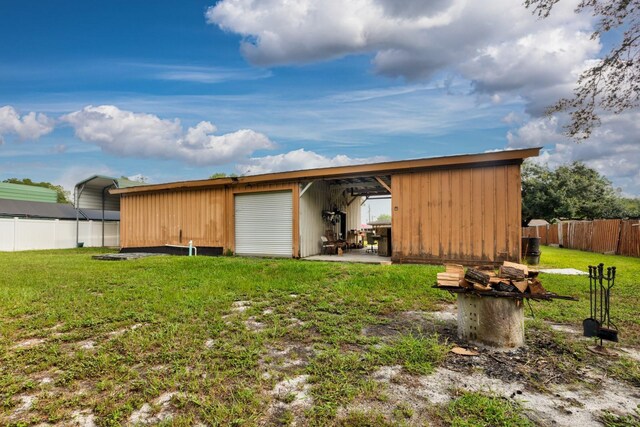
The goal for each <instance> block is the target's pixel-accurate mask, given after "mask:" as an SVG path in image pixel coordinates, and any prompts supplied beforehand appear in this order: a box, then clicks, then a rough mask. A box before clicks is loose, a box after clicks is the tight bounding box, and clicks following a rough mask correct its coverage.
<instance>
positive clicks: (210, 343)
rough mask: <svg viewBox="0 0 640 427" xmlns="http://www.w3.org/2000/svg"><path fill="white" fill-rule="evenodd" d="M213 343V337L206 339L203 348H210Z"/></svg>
mask: <svg viewBox="0 0 640 427" xmlns="http://www.w3.org/2000/svg"><path fill="white" fill-rule="evenodd" d="M215 343H216V342H215V341H214V340H213V339H211V338H209V339H208V340H206V341H205V342H204V347H205V348H212V347H213V345H214V344H215Z"/></svg>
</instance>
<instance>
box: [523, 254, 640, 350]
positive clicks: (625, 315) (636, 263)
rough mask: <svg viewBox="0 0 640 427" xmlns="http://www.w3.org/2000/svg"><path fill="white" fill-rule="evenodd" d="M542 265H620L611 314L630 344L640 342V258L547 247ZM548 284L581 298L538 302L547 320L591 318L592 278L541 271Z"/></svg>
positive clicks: (536, 306)
mask: <svg viewBox="0 0 640 427" xmlns="http://www.w3.org/2000/svg"><path fill="white" fill-rule="evenodd" d="M541 251H542V256H541V259H540V264H541V265H540V266H539V267H540V268H576V269H578V270H582V271H588V266H589V265H598V264H599V263H603V264H604V265H605V268H606V267H616V269H617V272H616V284H615V287H614V288H613V291H612V293H611V316H612V318H613V320H614V321H615V322H616V324H617V326H618V327H619V328H620V330H621V337H620V339H621V340H622V341H623V342H625V343H626V344H631V345H638V344H640V258H631V257H624V256H619V255H602V254H596V253H591V252H582V251H576V250H571V249H560V248H552V247H547V246H543V247H542V249H541ZM541 280H542V283H543V285H544V287H545V288H546V289H548V290H550V291H552V292H556V293H558V294H563V295H571V296H575V297H578V298H579V299H580V301H578V302H573V301H554V302H553V303H535V304H534V312H535V313H536V315H538V316H540V317H541V318H543V319H546V320H550V321H554V322H562V323H581V322H582V320H583V319H584V318H586V317H589V278H588V277H587V276H561V275H556V274H541Z"/></svg>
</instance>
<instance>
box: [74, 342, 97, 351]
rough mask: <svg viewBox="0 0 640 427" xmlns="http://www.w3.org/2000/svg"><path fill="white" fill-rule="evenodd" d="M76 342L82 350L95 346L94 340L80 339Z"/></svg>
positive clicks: (91, 348)
mask: <svg viewBox="0 0 640 427" xmlns="http://www.w3.org/2000/svg"><path fill="white" fill-rule="evenodd" d="M77 344H78V347H79V348H81V349H83V350H93V349H94V348H95V347H96V342H95V341H93V340H86V341H80V342H78V343H77Z"/></svg>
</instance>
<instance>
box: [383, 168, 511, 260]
mask: <svg viewBox="0 0 640 427" xmlns="http://www.w3.org/2000/svg"><path fill="white" fill-rule="evenodd" d="M391 188H392V191H391V193H392V203H391V206H392V244H393V256H392V257H393V260H394V261H397V262H434V263H441V262H444V261H455V262H461V263H467V264H468V263H476V262H501V261H504V260H510V261H519V259H520V237H521V222H520V216H521V193H520V165H518V164H513V165H501V166H491V167H477V168H465V169H450V170H431V171H424V172H414V173H403V174H394V175H393V176H392V178H391Z"/></svg>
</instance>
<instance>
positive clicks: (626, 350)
mask: <svg viewBox="0 0 640 427" xmlns="http://www.w3.org/2000/svg"><path fill="white" fill-rule="evenodd" d="M616 350H617V352H618V354H619V355H621V356H624V357H627V358H629V359H633V360H635V361H636V362H639V363H640V350H638V349H636V348H630V347H618V348H616Z"/></svg>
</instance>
